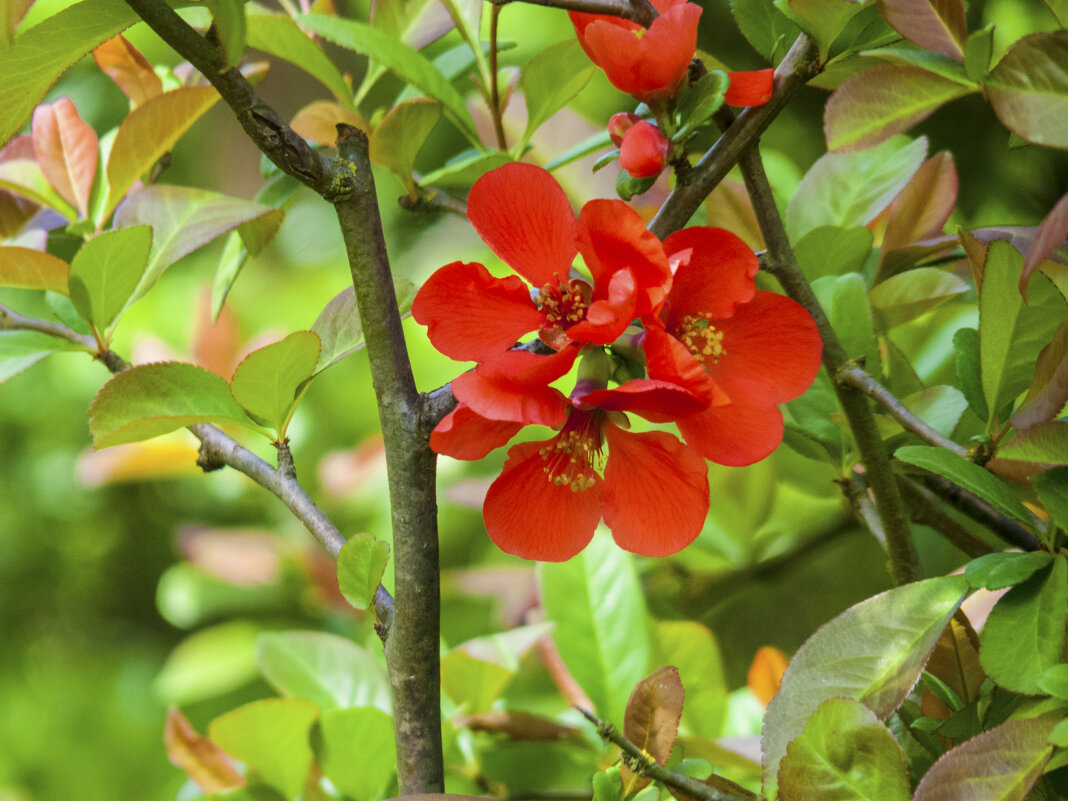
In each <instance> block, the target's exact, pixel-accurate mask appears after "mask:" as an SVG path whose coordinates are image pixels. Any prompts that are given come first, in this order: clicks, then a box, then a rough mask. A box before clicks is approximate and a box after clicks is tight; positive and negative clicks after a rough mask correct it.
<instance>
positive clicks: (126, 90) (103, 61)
mask: <svg viewBox="0 0 1068 801" xmlns="http://www.w3.org/2000/svg"><path fill="white" fill-rule="evenodd" d="M93 58H94V59H96V63H97V66H98V67H100V69H101V71H102V72H103V73H104V74H105V75H107V76H108V77H109V78H111V80H113V81H114V82H115V84H116V86H118V87H119V88H120V89H121V90H122V93H123V94H124V95H126V97H128V98H129V99H130V104H131V105H133V106H139V105H141V104H142V103H144V102H145V101H146V100H151V99H152V98H153V97H155V96H156V95H161V94H163V81H161V80H160V77H159V76H158V75H156V73H155V71H154V70H153V69H152V65H151V64H149V63H148V59H146V58H145V57H144V56H143V55H141V52H140V51H139V50H138V49H137V48H136V47H134V46H133V45H132V44H130V43H129V42H128V41H126V39H125V38H124V37H123V36H116V37H114V38H113V39H108V40H107V41H106V42H104V44H102V45H100V46H99V47H98V48H97V49H96V50H94V51H93Z"/></svg>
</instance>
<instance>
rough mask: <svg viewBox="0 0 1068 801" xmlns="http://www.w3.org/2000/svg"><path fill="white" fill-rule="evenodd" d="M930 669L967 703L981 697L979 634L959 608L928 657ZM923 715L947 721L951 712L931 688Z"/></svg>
mask: <svg viewBox="0 0 1068 801" xmlns="http://www.w3.org/2000/svg"><path fill="white" fill-rule="evenodd" d="M926 669H927V672H928V673H931V674H932V675H934V676H936V677H937V678H939V679H941V680H942V681H943V682H945V683H946V685H947V686H948V687H949V688H950V689H951V690H953V692H955V693H956V694H957V696H958V697H959V698H960V699H961V701H963V702H964V703H965V704H970V703H971V702H972V701H974V700H975V699H976V698H978V697H979V688H980V687H981V686H982V684H983V682H984V681H985V680H986V671H985V670H983V667H982V665H980V664H979V635H978V634H976V633H975V630H974V629H973V628H972V626H971V623H969V622H968V617H967V616H966V615H965V614H964V613H963V612H961V611H960V610H959V609H958V610H957V612H956V614H955V615H953V617H952V618H951V619H950V621H949V625H947V626H946V628H945V631H943V632H942V636H941V637H940V638H939V640H938V642H937V643H935V647H934V650H933V651H932V652H931V656H930V658H929V659H928V660H927V668H926ZM922 710H923V714H924V715H926V716H927V717H932V718H938V719H940V720H945V719H946V718H948V717H949V716H950V714H952V711H951V710H950V709H949V707H947V706H946V705H945V704H944V703H943V702H942V701H941V700H940V699H939V698H938V697H936V696H935V695H934V694H933V693H931V692H930V691H927V692H925V693H924V694H923V702H922Z"/></svg>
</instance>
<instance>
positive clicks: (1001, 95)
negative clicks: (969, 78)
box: [984, 31, 1068, 148]
mask: <svg viewBox="0 0 1068 801" xmlns="http://www.w3.org/2000/svg"><path fill="white" fill-rule="evenodd" d="M1065 63H1068V31H1054V32H1053V33H1036V34H1032V35H1031V36H1025V37H1024V38H1023V39H1020V40H1019V41H1018V42H1016V43H1015V44H1013V46H1012V47H1011V48H1009V51H1008V52H1007V53H1006V54H1005V56H1004V57H1003V58H1002V59H1001V61H999V62H998V64H997V66H996V67H994V69H992V70H991V71H990V74H989V75H988V76H987V78H986V81H985V82H984V83H985V86H986V93H987V97H988V98H989V99H990V104H991V105H992V106H993V107H994V113H995V114H997V115H998V119H999V120H1001V123H1002V124H1003V125H1004V126H1005V127H1006V128H1008V129H1009V130H1010V131H1012V132H1013V133H1014V134H1016V135H1017V136H1019V137H1020V138H1021V139H1024V140H1026V141H1028V142H1031V143H1032V144H1036V145H1046V146H1047V147H1061V148H1064V147H1068V125H1065V124H1064V120H1065V119H1066V118H1068V71H1066V70H1065V69H1064V66H1063V65H1064V64H1065Z"/></svg>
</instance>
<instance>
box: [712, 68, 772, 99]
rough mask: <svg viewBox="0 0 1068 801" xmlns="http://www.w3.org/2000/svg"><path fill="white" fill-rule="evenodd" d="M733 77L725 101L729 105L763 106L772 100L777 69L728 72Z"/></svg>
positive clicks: (724, 97) (728, 75) (729, 76)
mask: <svg viewBox="0 0 1068 801" xmlns="http://www.w3.org/2000/svg"><path fill="white" fill-rule="evenodd" d="M727 77H728V78H730V79H731V83H730V86H729V87H728V89H727V94H726V95H724V96H723V102H725V103H726V104H727V105H728V106H762V105H764V104H765V103H767V102H768V101H769V100H771V93H772V90H773V89H774V84H775V70H773V69H766V70H753V71H751V72H728V73H727Z"/></svg>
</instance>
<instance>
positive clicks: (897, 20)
mask: <svg viewBox="0 0 1068 801" xmlns="http://www.w3.org/2000/svg"><path fill="white" fill-rule="evenodd" d="M879 13H881V14H882V16H883V18H884V19H885V20H886V21H887V22H889V23H890V25H891V27H893V28H894V30H896V31H897V32H898V33H900V34H901V35H902V36H904V37H905V38H906V39H908V40H909V41H910V42H912V43H913V44H915V45H918V46H919V47H921V48H922V49H924V50H930V51H931V52H933V53H940V54H941V55H943V56H946V57H948V58H952V59H955V60H956V61H963V60H964V42H965V39H966V38H967V35H968V28H967V22H966V20H965V18H964V3H963V2H962V1H961V0H879Z"/></svg>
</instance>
